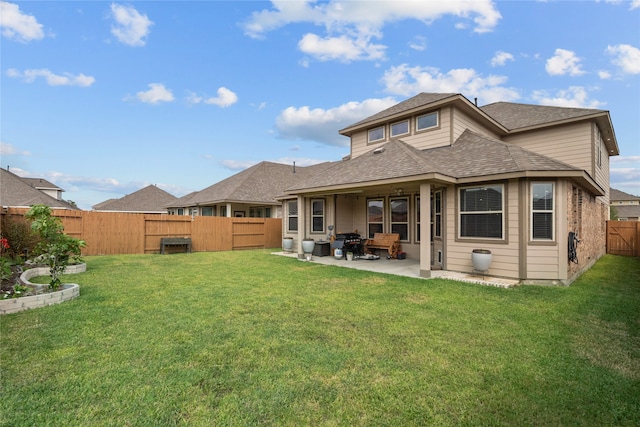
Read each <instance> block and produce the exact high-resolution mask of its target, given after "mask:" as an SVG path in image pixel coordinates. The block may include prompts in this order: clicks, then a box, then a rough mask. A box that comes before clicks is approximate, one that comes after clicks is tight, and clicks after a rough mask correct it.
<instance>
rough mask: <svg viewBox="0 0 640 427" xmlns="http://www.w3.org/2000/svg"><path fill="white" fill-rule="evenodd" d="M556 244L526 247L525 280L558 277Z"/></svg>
mask: <svg viewBox="0 0 640 427" xmlns="http://www.w3.org/2000/svg"><path fill="white" fill-rule="evenodd" d="M558 248H559V246H558V245H554V246H533V245H529V246H528V247H527V277H526V278H527V280H538V279H539V280H557V279H558V278H559V277H560V274H561V273H560V268H559V265H558V262H559V259H560V254H559V253H558Z"/></svg>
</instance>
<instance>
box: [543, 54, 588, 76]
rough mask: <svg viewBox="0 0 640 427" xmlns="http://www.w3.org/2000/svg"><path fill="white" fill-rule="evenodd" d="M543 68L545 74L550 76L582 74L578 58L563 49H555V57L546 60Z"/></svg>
mask: <svg viewBox="0 0 640 427" xmlns="http://www.w3.org/2000/svg"><path fill="white" fill-rule="evenodd" d="M545 68H546V70H547V73H549V74H551V75H552V76H563V75H565V74H569V75H570V76H579V75H581V74H584V71H583V70H582V69H581V67H580V58H578V57H577V56H576V54H575V52H572V51H570V50H565V49H556V51H555V55H554V56H552V57H551V58H549V59H547V65H546V67H545Z"/></svg>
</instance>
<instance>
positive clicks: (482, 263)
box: [471, 249, 491, 271]
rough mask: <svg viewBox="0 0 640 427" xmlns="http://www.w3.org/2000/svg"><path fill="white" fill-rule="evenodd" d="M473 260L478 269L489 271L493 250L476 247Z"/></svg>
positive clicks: (472, 253)
mask: <svg viewBox="0 0 640 427" xmlns="http://www.w3.org/2000/svg"><path fill="white" fill-rule="evenodd" d="M471 262H472V263H473V269H474V270H476V271H489V267H490V266H491V251H489V250H487V249H474V250H473V251H472V252H471Z"/></svg>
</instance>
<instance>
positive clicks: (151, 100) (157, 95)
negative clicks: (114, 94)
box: [126, 83, 175, 104]
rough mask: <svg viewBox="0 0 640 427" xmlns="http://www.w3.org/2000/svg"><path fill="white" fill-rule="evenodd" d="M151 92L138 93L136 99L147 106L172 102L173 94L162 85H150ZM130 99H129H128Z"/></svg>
mask: <svg viewBox="0 0 640 427" xmlns="http://www.w3.org/2000/svg"><path fill="white" fill-rule="evenodd" d="M149 88H150V89H149V90H148V91H146V92H143V91H140V92H138V93H136V99H138V101H140V102H144V103H146V104H158V103H160V102H172V101H173V100H174V99H175V98H174V97H173V93H171V91H170V90H169V89H167V88H166V87H164V85H163V84H161V83H150V84H149ZM126 99H128V98H126Z"/></svg>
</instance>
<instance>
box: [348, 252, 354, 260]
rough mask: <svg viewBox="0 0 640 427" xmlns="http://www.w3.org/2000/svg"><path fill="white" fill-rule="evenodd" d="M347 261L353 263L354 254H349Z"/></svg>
mask: <svg viewBox="0 0 640 427" xmlns="http://www.w3.org/2000/svg"><path fill="white" fill-rule="evenodd" d="M347 261H353V254H352V253H349V252H347Z"/></svg>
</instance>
